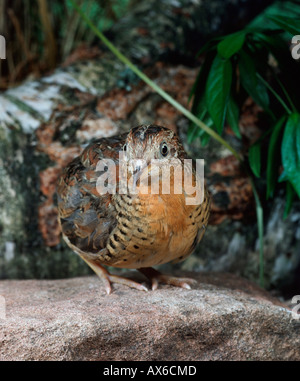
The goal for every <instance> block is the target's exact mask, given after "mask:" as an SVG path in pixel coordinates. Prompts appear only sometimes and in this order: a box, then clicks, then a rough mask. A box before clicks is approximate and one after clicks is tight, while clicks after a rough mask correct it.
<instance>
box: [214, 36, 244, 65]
mask: <svg viewBox="0 0 300 381" xmlns="http://www.w3.org/2000/svg"><path fill="white" fill-rule="evenodd" d="M245 38H246V31H240V32H236V33H232V34H230V35H228V36H226V37H225V38H224V39H223V40H222V41H221V42H219V43H218V53H219V54H220V56H222V57H223V58H225V59H227V58H230V57H232V56H233V55H234V54H235V53H237V52H238V51H239V50H240V49H241V48H242V46H243V44H244V42H245Z"/></svg>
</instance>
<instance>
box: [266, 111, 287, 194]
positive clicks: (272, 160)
mask: <svg viewBox="0 0 300 381" xmlns="http://www.w3.org/2000/svg"><path fill="white" fill-rule="evenodd" d="M285 120H286V116H284V117H282V118H281V119H279V121H278V122H277V123H276V124H275V126H274V128H273V131H272V134H271V137H270V142H269V148H268V161H267V199H268V198H269V197H272V196H273V193H274V188H275V184H276V181H277V179H278V167H279V163H280V144H281V141H282V140H281V139H279V137H280V133H281V130H282V127H283V124H284V122H285Z"/></svg>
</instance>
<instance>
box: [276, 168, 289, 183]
mask: <svg viewBox="0 0 300 381" xmlns="http://www.w3.org/2000/svg"><path fill="white" fill-rule="evenodd" d="M288 180H289V179H288V177H287V174H286V173H285V171H284V170H283V171H282V172H281V174H280V176H279V177H278V182H279V183H283V182H285V181H288Z"/></svg>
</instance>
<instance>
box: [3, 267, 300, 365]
mask: <svg viewBox="0 0 300 381" xmlns="http://www.w3.org/2000/svg"><path fill="white" fill-rule="evenodd" d="M131 275H132V273H131ZM185 275H188V276H190V277H193V278H195V279H197V280H198V285H197V286H195V288H193V289H192V290H183V289H177V288H173V287H171V286H160V288H159V289H158V290H156V291H149V292H142V291H137V290H132V289H129V288H125V287H123V286H120V285H114V292H113V293H112V294H111V295H109V296H107V295H106V294H105V292H104V289H103V287H101V283H100V281H99V279H98V278H96V277H82V278H73V279H66V280H48V281H40V280H27V281H12V280H7V281H1V282H0V294H1V295H2V296H4V298H5V301H6V318H4V317H5V316H4V314H2V316H1V315H0V360H300V350H299V348H300V336H299V330H300V321H299V320H295V319H292V313H291V311H290V310H289V309H287V307H286V306H285V305H282V304H281V303H280V302H279V301H278V300H276V299H274V298H272V297H270V295H269V294H268V293H267V292H265V291H263V290H261V289H259V288H258V287H257V286H256V285H254V284H253V283H250V282H249V281H246V280H243V279H241V278H238V277H236V276H234V275H229V274H225V273H223V274H221V273H220V274H217V273H206V274H205V273H203V274H199V273H187V274H185ZM2 302H3V298H2ZM0 312H1V310H0ZM1 317H2V318H1Z"/></svg>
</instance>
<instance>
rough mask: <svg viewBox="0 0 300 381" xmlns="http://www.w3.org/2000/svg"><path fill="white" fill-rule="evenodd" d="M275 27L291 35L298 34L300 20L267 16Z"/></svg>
mask: <svg viewBox="0 0 300 381" xmlns="http://www.w3.org/2000/svg"><path fill="white" fill-rule="evenodd" d="M267 17H268V18H269V19H270V20H272V21H273V22H274V23H275V24H276V25H278V26H279V27H280V28H282V29H283V30H285V31H287V32H289V33H291V34H292V35H296V34H300V20H299V19H298V20H297V19H296V20H295V18H292V17H284V16H267Z"/></svg>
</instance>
